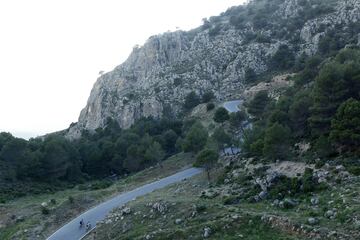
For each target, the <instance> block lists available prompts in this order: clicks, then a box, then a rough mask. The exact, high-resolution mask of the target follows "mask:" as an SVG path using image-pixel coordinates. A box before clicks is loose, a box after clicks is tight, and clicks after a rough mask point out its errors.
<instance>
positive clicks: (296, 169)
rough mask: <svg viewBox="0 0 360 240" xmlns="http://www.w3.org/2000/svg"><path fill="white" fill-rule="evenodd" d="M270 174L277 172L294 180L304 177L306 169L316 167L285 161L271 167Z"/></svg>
mask: <svg viewBox="0 0 360 240" xmlns="http://www.w3.org/2000/svg"><path fill="white" fill-rule="evenodd" d="M269 167H270V168H269V169H268V170H267V172H268V173H271V172H277V173H280V174H283V175H285V176H287V177H290V178H293V177H298V176H302V175H303V174H304V172H305V169H306V168H314V167H315V166H314V165H309V164H306V163H303V162H290V161H284V162H280V163H273V164H270V165H269Z"/></svg>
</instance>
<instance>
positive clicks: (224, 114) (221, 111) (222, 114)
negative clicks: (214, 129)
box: [214, 107, 230, 123]
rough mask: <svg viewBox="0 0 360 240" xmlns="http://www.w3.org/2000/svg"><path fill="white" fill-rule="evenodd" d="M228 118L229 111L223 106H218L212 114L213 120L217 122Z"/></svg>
mask: <svg viewBox="0 0 360 240" xmlns="http://www.w3.org/2000/svg"><path fill="white" fill-rule="evenodd" d="M229 118H230V116H229V112H228V111H227V110H226V109H225V108H223V107H219V108H218V109H217V110H216V112H215V115H214V121H215V122H217V123H223V122H225V121H227V120H229Z"/></svg>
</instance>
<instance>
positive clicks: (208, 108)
mask: <svg viewBox="0 0 360 240" xmlns="http://www.w3.org/2000/svg"><path fill="white" fill-rule="evenodd" d="M214 108H215V104H214V103H208V104H206V110H207V111H208V112H209V111H211V110H213V109H214Z"/></svg>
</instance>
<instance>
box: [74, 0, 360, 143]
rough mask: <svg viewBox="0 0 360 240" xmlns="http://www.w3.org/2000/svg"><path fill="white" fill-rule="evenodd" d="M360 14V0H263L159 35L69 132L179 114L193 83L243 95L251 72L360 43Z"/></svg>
mask: <svg viewBox="0 0 360 240" xmlns="http://www.w3.org/2000/svg"><path fill="white" fill-rule="evenodd" d="M359 20H360V2H359V1H357V0H348V1H342V0H330V1H329V0H275V1H267V0H255V1H252V2H250V3H249V4H248V5H244V6H238V7H233V8H230V9H229V10H228V11H226V12H225V13H222V14H221V15H220V16H217V17H211V18H210V19H209V20H206V21H204V24H203V25H202V26H201V27H199V28H196V29H194V30H191V31H189V32H185V31H176V32H169V33H164V34H160V35H157V36H152V37H150V38H149V39H148V41H147V42H146V43H145V44H144V46H142V47H135V48H134V50H133V52H132V53H131V55H130V56H129V58H128V59H127V60H126V61H125V62H124V63H123V64H121V65H119V66H117V67H116V68H115V69H114V70H113V71H111V72H108V73H105V74H103V75H102V76H101V77H100V78H99V79H98V80H97V82H96V83H95V85H94V87H93V89H92V91H91V94H90V97H89V99H88V103H87V105H86V107H85V108H84V109H83V110H82V111H81V114H80V117H79V121H78V123H76V124H72V125H71V127H70V129H69V131H68V133H67V136H68V137H69V138H77V137H79V136H80V134H81V130H84V129H86V130H94V129H96V128H98V127H103V126H104V125H105V123H106V120H107V118H109V117H110V118H113V119H115V120H116V121H117V122H118V123H119V124H120V126H121V127H122V128H128V127H129V126H131V124H133V123H134V121H135V120H136V119H139V118H141V117H143V116H145V117H146V116H154V117H161V116H163V115H170V116H172V115H175V114H177V113H179V112H181V110H182V103H183V101H184V98H185V96H186V95H187V94H188V93H189V92H191V91H193V90H195V91H196V92H197V94H199V95H202V94H203V93H204V92H205V91H207V90H211V91H213V92H214V94H215V96H216V97H217V99H218V100H229V99H234V98H237V97H239V96H240V95H241V92H242V90H243V89H244V85H245V84H246V80H247V78H248V76H249V75H261V74H264V73H268V72H273V71H284V70H289V69H291V68H292V67H294V65H296V63H298V62H301V60H302V59H303V58H305V56H312V55H314V54H316V53H320V54H328V53H329V52H331V51H333V50H339V49H341V48H342V47H344V46H345V45H346V44H360V35H359V32H360V31H359V29H360V26H359Z"/></svg>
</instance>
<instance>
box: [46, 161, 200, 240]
mask: <svg viewBox="0 0 360 240" xmlns="http://www.w3.org/2000/svg"><path fill="white" fill-rule="evenodd" d="M201 172H202V169H199V168H189V169H187V170H184V171H181V172H178V173H176V174H174V175H171V176H169V177H166V178H162V179H160V180H158V181H155V182H152V183H149V184H146V185H144V186H142V187H139V188H136V189H134V190H132V191H129V192H126V193H122V194H120V195H118V196H116V197H114V198H112V199H110V200H108V201H106V202H103V203H101V204H99V205H97V206H96V207H94V208H92V209H90V210H88V211H87V212H85V213H83V214H81V215H79V216H78V217H76V218H75V219H73V220H71V221H70V222H69V223H67V224H66V225H64V226H63V227H61V228H60V229H59V230H57V231H56V232H55V233H53V234H52V235H51V236H50V237H48V238H47V240H79V239H81V238H83V237H84V236H85V235H86V230H85V229H84V228H79V222H80V220H81V219H84V222H85V223H87V222H88V221H89V222H90V223H91V225H92V226H93V227H95V226H96V222H98V221H100V220H103V219H104V218H105V217H106V215H108V214H109V212H110V211H111V210H112V209H114V208H116V207H119V206H121V205H124V204H125V203H127V202H129V201H131V200H133V199H135V198H136V197H139V196H143V195H145V194H147V193H150V192H152V191H154V190H157V189H160V188H163V187H166V186H167V185H169V184H172V183H176V182H179V181H181V180H183V179H185V178H190V177H192V176H194V175H197V174H199V173H201Z"/></svg>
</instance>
